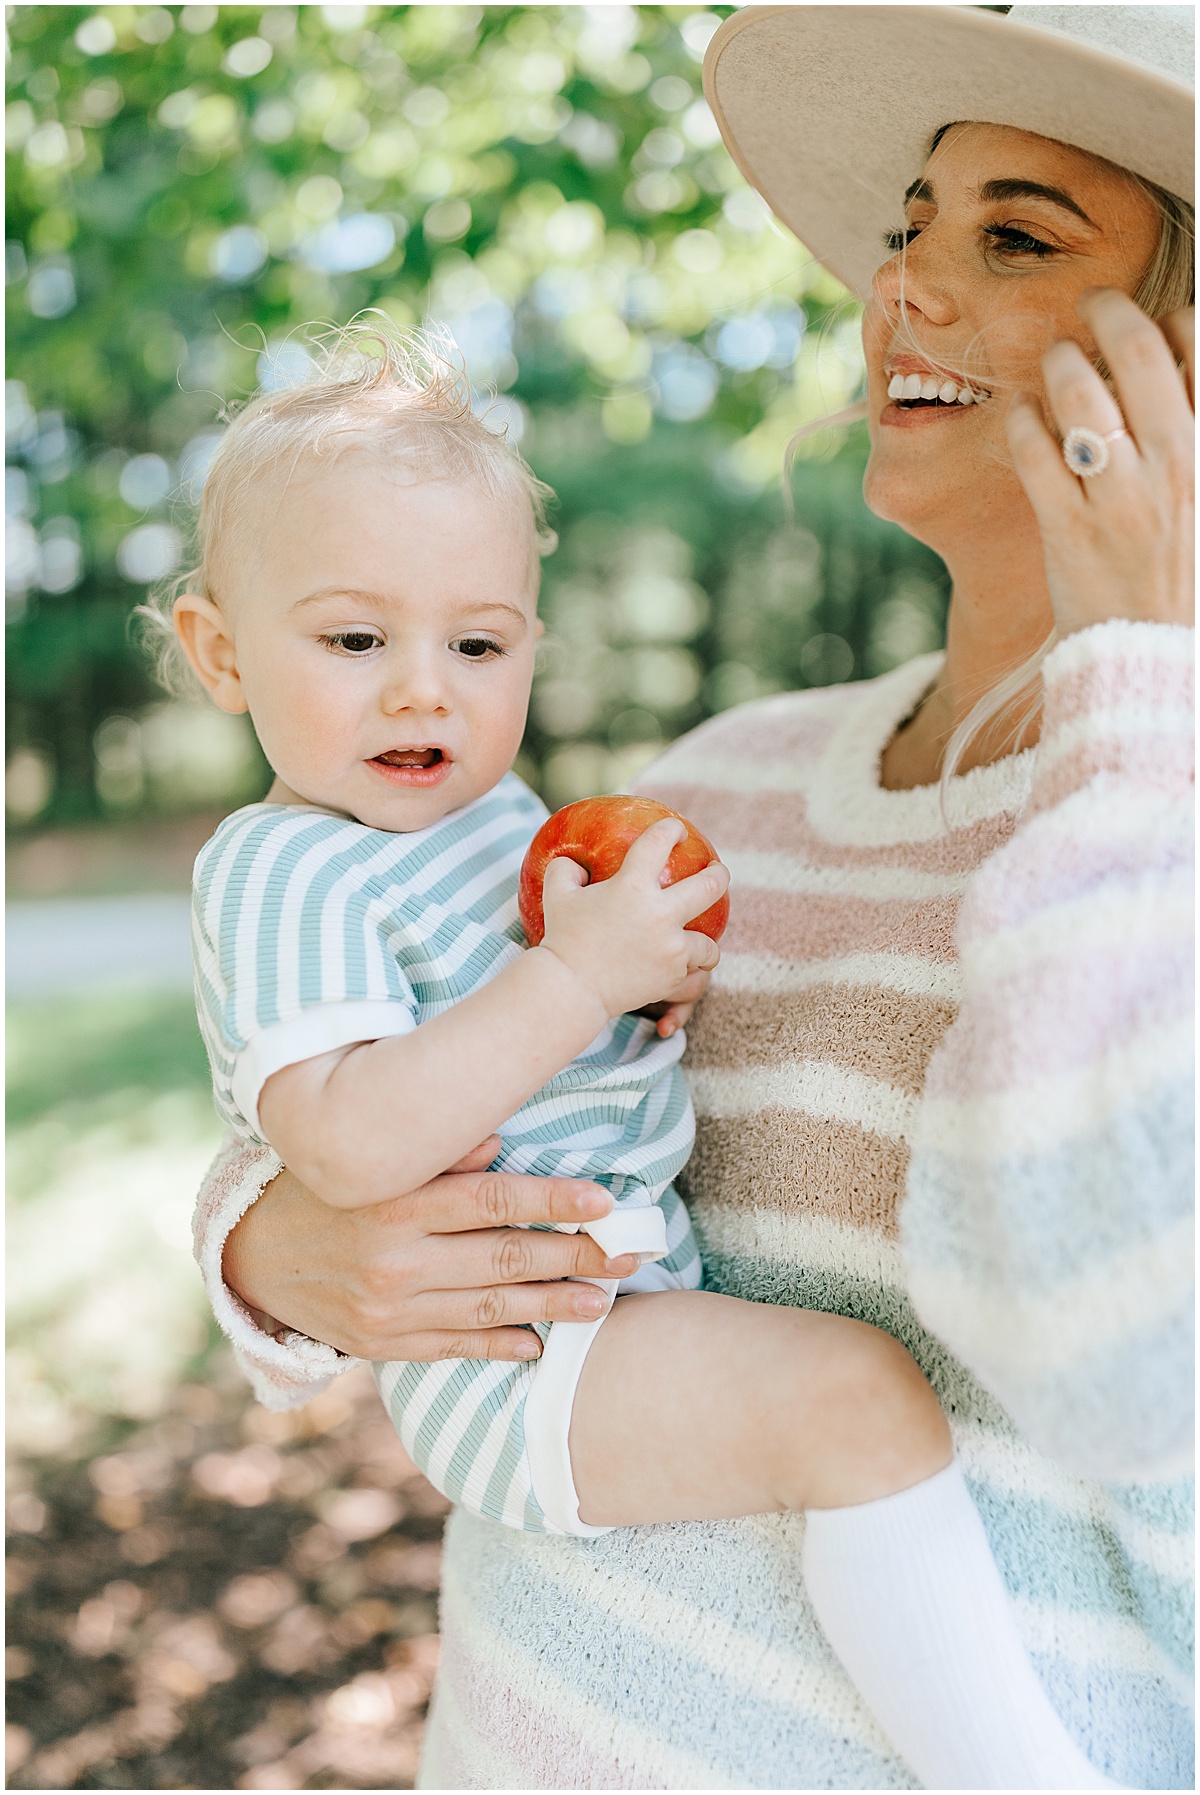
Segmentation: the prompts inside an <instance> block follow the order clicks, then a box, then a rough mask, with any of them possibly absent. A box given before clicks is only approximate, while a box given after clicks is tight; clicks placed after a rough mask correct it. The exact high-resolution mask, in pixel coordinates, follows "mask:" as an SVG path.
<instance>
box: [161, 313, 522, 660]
mask: <svg viewBox="0 0 1200 1795" xmlns="http://www.w3.org/2000/svg"><path fill="white" fill-rule="evenodd" d="M297 334H298V336H299V337H300V338H301V339H303V341H304V349H305V353H306V355H307V357H308V371H307V372H306V373H305V374H304V375H303V376H302V377H301V378H300V379H299V380H297V381H295V382H294V383H290V384H288V385H283V386H279V387H271V386H266V385H264V386H262V387H260V388H259V390H258V391H257V392H256V393H254V394H253V395H252V396H251V397H250V399H249V400H248V401H247V402H246V403H245V404H244V405H243V406H241V407H240V409H238V410H236V411H235V410H233V409H232V408H229V409H227V410H226V411H225V412H224V413H223V414H222V419H223V421H225V422H226V425H227V428H226V429H225V432H224V434H223V436H222V437H221V441H220V446H219V447H218V449H217V452H216V454H215V456H214V457H213V459H212V461H211V463H210V464H209V468H208V472H207V476H206V478H205V480H204V485H203V490H202V493H201V496H200V500H199V504H198V505H196V504H195V502H194V500H193V501H192V503H193V506H194V510H193V517H192V536H193V540H194V548H195V555H196V561H195V565H194V566H192V567H191V568H189V570H188V571H187V572H186V573H183V574H180V575H178V576H177V577H176V578H175V579H173V580H171V581H170V582H169V584H168V585H166V586H164V587H162V588H160V589H159V590H158V591H157V592H155V593H153V594H152V596H151V598H150V601H149V603H147V604H145V605H142V606H139V607H138V611H137V616H138V617H139V618H140V619H141V621H142V624H143V628H144V633H145V637H146V641H147V645H148V647H149V649H150V652H151V654H152V655H153V658H154V661H155V665H156V672H157V675H158V678H159V681H160V683H161V684H162V685H164V686H165V687H166V688H167V690H168V691H171V692H175V693H177V694H180V695H184V694H191V693H194V692H195V691H196V689H197V682H196V680H195V676H194V675H193V673H192V671H191V668H190V667H189V666H188V664H187V661H186V658H185V657H184V654H183V651H182V649H181V648H180V646H179V642H178V639H177V638H176V635H175V630H174V625H173V622H172V612H173V610H174V605H175V600H176V599H177V598H178V597H179V595H180V593H182V592H195V593H197V594H199V595H200V596H201V597H202V598H207V599H210V600H211V601H212V602H213V603H215V604H218V605H219V604H220V602H221V598H220V592H221V577H222V573H223V570H224V568H225V567H226V566H227V562H228V555H229V553H230V550H231V547H233V546H236V543H237V540H238V538H239V536H242V537H243V538H244V535H245V532H246V528H247V523H248V514H249V512H250V511H251V508H252V505H253V495H254V492H255V489H256V487H257V486H258V485H259V484H260V483H261V482H262V481H264V480H266V479H268V478H274V477H278V476H282V477H283V479H284V481H285V483H286V481H287V480H289V479H291V478H292V477H293V476H294V475H295V473H296V472H297V470H298V469H299V468H300V467H301V465H302V464H303V463H304V462H305V461H306V460H312V459H324V460H326V461H327V462H328V463H329V464H332V463H333V462H334V461H335V460H336V459H337V458H338V457H339V456H341V455H343V454H346V453H358V454H366V455H370V456H372V457H377V458H380V459H386V460H387V461H389V462H390V463H391V464H392V465H393V466H399V467H401V468H402V469H403V470H404V471H405V472H406V473H408V474H409V475H410V476H412V477H413V478H415V479H430V480H443V481H472V482H476V483H478V484H479V485H481V486H482V487H483V488H484V490H485V491H486V492H487V493H488V494H489V495H490V496H491V497H492V498H494V499H497V500H498V501H500V502H501V503H503V504H516V505H518V506H522V507H528V516H529V521H530V525H531V528H532V534H533V541H534V545H535V547H536V549H537V552H538V553H539V554H548V553H549V552H550V550H551V549H552V548H553V547H554V546H555V543H556V541H557V538H556V537H555V535H554V532H553V531H552V530H550V529H549V528H548V527H547V523H546V508H547V505H548V503H549V502H550V501H551V500H552V499H553V497H554V494H553V492H552V491H551V489H550V487H548V486H546V485H545V484H544V483H543V482H542V481H541V480H539V479H538V478H537V477H536V475H535V474H534V473H533V471H532V469H531V468H530V467H529V466H528V465H527V463H526V462H525V461H524V460H523V459H522V457H521V455H520V454H519V453H518V451H517V449H516V447H515V446H514V445H513V444H512V443H510V442H509V441H508V433H507V428H506V427H503V426H502V427H501V428H500V429H498V430H496V429H493V428H491V427H490V426H489V424H488V423H487V422H486V421H485V419H486V417H487V410H486V409H485V410H484V412H483V415H482V416H479V415H477V414H476V411H475V409H474V404H473V395H472V391H471V385H470V381H469V380H468V378H467V375H466V372H465V370H464V368H463V365H462V358H461V356H460V355H459V353H458V350H457V349H456V346H455V344H454V341H453V338H452V337H451V336H450V335H449V334H448V333H447V332H445V331H443V330H439V329H436V328H434V329H429V330H424V331H404V330H401V329H399V328H398V327H397V326H396V325H394V324H393V323H392V321H391V320H390V319H389V318H388V317H387V316H386V314H384V313H365V314H362V315H360V316H359V317H358V318H355V319H353V320H352V321H351V322H350V323H349V324H347V325H344V326H341V327H337V326H332V325H329V326H317V325H308V326H305V327H304V329H303V331H301V332H299V333H297ZM189 496H190V495H189Z"/></svg>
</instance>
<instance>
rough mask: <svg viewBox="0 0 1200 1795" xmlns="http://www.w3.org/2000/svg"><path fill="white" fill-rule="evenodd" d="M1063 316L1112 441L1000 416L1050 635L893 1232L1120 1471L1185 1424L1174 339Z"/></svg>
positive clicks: (1186, 822) (1052, 1432) (1184, 522)
mask: <svg viewBox="0 0 1200 1795" xmlns="http://www.w3.org/2000/svg"><path fill="white" fill-rule="evenodd" d="M1080 310H1081V312H1083V313H1084V315H1085V316H1086V317H1087V318H1088V320H1089V322H1091V323H1092V324H1093V326H1094V329H1095V334H1096V338H1097V341H1098V343H1099V345H1100V348H1101V350H1102V352H1103V353H1104V355H1105V359H1106V360H1107V362H1108V364H1109V366H1110V368H1111V369H1112V370H1113V373H1114V377H1115V380H1116V385H1117V390H1118V393H1119V396H1120V400H1121V405H1122V408H1123V411H1124V415H1125V418H1126V420H1127V422H1128V424H1129V426H1130V429H1131V436H1130V439H1129V441H1128V443H1126V442H1121V441H1119V442H1118V443H1117V444H1116V445H1115V447H1116V448H1117V449H1118V450H1120V451H1122V453H1121V455H1120V456H1119V457H1118V456H1117V455H1114V457H1113V465H1112V467H1111V468H1110V469H1109V470H1107V471H1106V472H1105V473H1104V474H1102V475H1100V476H1099V477H1098V478H1096V479H1094V480H1090V481H1087V482H1084V481H1076V480H1075V479H1074V478H1073V477H1072V476H1071V475H1069V474H1068V473H1067V472H1066V469H1065V468H1064V465H1063V462H1062V459H1061V456H1060V455H1059V452H1058V449H1057V446H1056V444H1055V443H1054V441H1053V439H1052V437H1051V436H1050V435H1049V433H1048V432H1047V431H1046V429H1045V427H1044V424H1043V423H1042V422H1041V421H1040V420H1039V419H1038V418H1037V417H1036V415H1035V414H1034V413H1032V412H1031V410H1030V408H1028V407H1023V408H1021V409H1020V410H1018V411H1016V415H1015V417H1014V419H1013V420H1012V421H1011V423H1010V441H1011V442H1012V444H1013V449H1014V454H1015V456H1016V461H1017V466H1018V470H1019V471H1020V473H1021V476H1022V479H1023V480H1024V482H1025V486H1026V490H1027V491H1028V493H1029V496H1030V499H1031V501H1032V502H1033V504H1034V507H1035V510H1036V511H1037V515H1038V520H1039V524H1040V525H1041V529H1042V536H1043V541H1044V543H1045V548H1046V565H1047V572H1048V575H1049V577H1050V586H1051V594H1052V598H1053V601H1054V607H1055V616H1056V622H1057V625H1058V629H1059V633H1060V635H1062V636H1063V637H1064V638H1065V640H1063V641H1062V642H1061V643H1060V645H1059V646H1058V647H1057V648H1055V649H1054V650H1053V652H1052V653H1051V654H1050V655H1049V657H1048V658H1047V660H1046V663H1045V668H1044V682H1045V713H1044V718H1043V724H1042V736H1041V743H1040V746H1039V748H1038V756H1037V771H1036V777H1035V781H1034V787H1033V793H1032V797H1031V800H1030V804H1029V807H1028V810H1027V812H1026V814H1025V816H1024V818H1023V819H1022V822H1021V824H1020V826H1019V828H1018V829H1017V831H1016V833H1015V835H1014V837H1013V839H1012V840H1011V841H1010V842H1009V843H1008V844H1007V846H1005V847H1004V848H1003V849H1001V851H1000V852H999V853H997V854H995V855H993V856H992V858H991V859H989V860H988V861H987V862H986V863H985V864H984V866H983V867H982V868H981V869H980V871H979V872H978V873H977V874H976V876H975V878H974V879H973V880H972V883H971V888H970V890H969V892H968V894H967V897H966V899H965V901H964V903H963V907H962V911H961V914H960V920H959V952H960V956H961V962H962V977H963V986H964V993H963V1002H962V1007H961V1009H960V1011H959V1015H958V1018H957V1020H956V1022H955V1023H954V1025H953V1027H952V1028H951V1029H950V1030H949V1031H948V1032H947V1034H946V1036H945V1038H944V1039H943V1042H942V1044H941V1046H940V1047H939V1049H938V1051H937V1053H936V1054H935V1055H934V1057H933V1059H932V1061H931V1062H930V1067H929V1073H928V1076H927V1079H926V1085H925V1094H924V1100H923V1102H922V1105H921V1108H920V1111H919V1115H918V1122H917V1130H916V1137H915V1140H914V1143H913V1154H912V1164H911V1169H910V1174H909V1194H908V1199H907V1202H906V1204H905V1208H904V1212H903V1217H902V1231H903V1240H904V1248H905V1253H906V1257H907V1262H908V1267H909V1272H910V1288H911V1291H912V1294H913V1299H914V1302H915V1304H916V1306H917V1309H918V1311H919V1313H920V1315H921V1317H922V1319H923V1320H924V1321H925V1322H926V1323H927V1324H928V1326H929V1327H930V1328H931V1329H933V1331H934V1332H935V1333H937V1334H939V1335H940V1336H941V1337H942V1338H943V1339H944V1340H946V1342H947V1343H948V1344H949V1345H950V1346H951V1347H952V1348H953V1349H954V1351H955V1352H957V1353H958V1354H959V1355H960V1356H961V1357H962V1359H963V1360H964V1361H965V1362H966V1363H967V1364H968V1365H970V1366H971V1367H972V1369H973V1370H974V1371H975V1372H976V1373H977V1374H978V1376H979V1377H980V1378H981V1379H982V1381H983V1382H984V1383H985V1384H986V1385H987V1386H988V1387H989V1388H990V1389H991V1390H993V1391H994V1392H995V1394H996V1395H997V1396H998V1397H999V1398H1000V1400H1001V1401H1002V1402H1003V1403H1004V1404H1005V1406H1006V1407H1007V1408H1008V1410H1009V1412H1010V1413H1011V1414H1012V1416H1013V1418H1014V1419H1015V1420H1016V1421H1017V1422H1018V1423H1019V1424H1020V1425H1021V1426H1022V1427H1023V1428H1024V1429H1025V1430H1026V1431H1027V1432H1028V1434H1029V1435H1030V1437H1031V1438H1032V1439H1033V1440H1034V1441H1035V1442H1036V1443H1037V1444H1038V1445H1039V1446H1041V1447H1042V1448H1043V1449H1044V1450H1045V1451H1046V1452H1048V1453H1050V1454H1052V1455H1053V1456H1055V1457H1057V1458H1059V1459H1061V1460H1062V1461H1063V1462H1064V1463H1067V1464H1069V1465H1071V1466H1072V1467H1073V1468H1075V1469H1077V1470H1079V1471H1080V1472H1083V1473H1085V1474H1087V1475H1090V1476H1095V1477H1100V1478H1108V1479H1120V1480H1125V1479H1131V1480H1134V1481H1137V1480H1141V1479H1146V1478H1153V1477H1160V1476H1169V1475H1171V1474H1173V1473H1175V1472H1179V1471H1182V1470H1183V1469H1184V1468H1185V1467H1186V1466H1187V1464H1188V1462H1189V1459H1190V1451H1191V1431H1192V1395H1191V1385H1192V1347H1191V1325H1192V1322H1191V1316H1192V1283H1193V1263H1194V1262H1193V1253H1192V1245H1191V1228H1192V1224H1191V1184H1192V1146H1191V1138H1192V1106H1193V1096H1194V1088H1193V1082H1192V1071H1191V1064H1192V996H1191V992H1192V956H1193V934H1194V918H1193V908H1192V903H1193V899H1192V783H1193V775H1192V768H1193V717H1194V695H1193V666H1192V662H1193V643H1194V638H1193V632H1192V631H1191V630H1190V629H1189V628H1187V627H1185V622H1186V620H1187V619H1188V618H1189V616H1190V604H1191V592H1192V577H1191V567H1190V552H1191V551H1190V541H1191V485H1190V451H1191V413H1190V407H1189V404H1188V389H1187V386H1185V383H1184V379H1183V378H1181V376H1180V374H1179V373H1178V371H1177V368H1176V365H1175V361H1174V358H1173V356H1172V355H1171V353H1170V350H1169V348H1168V343H1169V344H1170V345H1171V346H1172V347H1173V348H1174V349H1175V350H1176V351H1177V352H1178V354H1179V356H1180V358H1181V359H1182V360H1183V361H1184V362H1185V364H1186V374H1187V379H1188V382H1189V383H1190V380H1191V348H1190V342H1191V339H1190V319H1189V318H1187V317H1182V316H1181V317H1177V318H1175V319H1169V320H1167V321H1165V324H1164V326H1163V330H1162V332H1160V330H1159V329H1158V328H1157V327H1155V326H1154V325H1152V324H1151V323H1150V322H1149V320H1148V319H1146V318H1144V317H1143V316H1142V314H1141V313H1140V312H1138V310H1137V308H1136V307H1135V306H1134V305H1133V304H1132V303H1131V302H1130V301H1129V300H1128V299H1127V298H1125V297H1124V295H1121V294H1115V293H1099V294H1092V295H1091V296H1089V297H1087V298H1086V299H1085V300H1084V301H1082V302H1081V305H1080ZM1045 365H1046V371H1047V385H1048V389H1049V392H1050V397H1051V403H1052V406H1053V408H1054V412H1055V418H1056V422H1057V424H1058V427H1059V429H1060V431H1063V430H1065V429H1066V428H1067V427H1068V426H1069V425H1070V423H1071V422H1072V421H1079V416H1080V409H1081V407H1086V406H1089V405H1090V406H1092V407H1093V408H1094V409H1093V411H1092V413H1091V414H1090V415H1091V416H1092V417H1093V418H1094V419H1095V420H1096V421H1097V422H1098V424H1100V425H1103V426H1105V427H1112V426H1113V424H1114V419H1116V420H1117V421H1119V418H1120V414H1119V413H1117V411H1116V407H1115V404H1114V401H1113V399H1112V396H1111V394H1110V393H1109V392H1108V391H1107V389H1106V388H1105V387H1104V386H1103V384H1102V383H1101V382H1100V380H1099V378H1098V376H1097V375H1096V374H1095V372H1094V371H1093V370H1092V369H1091V368H1090V366H1089V365H1088V364H1087V363H1086V361H1085V359H1084V357H1083V356H1082V354H1081V353H1080V352H1079V351H1078V349H1077V348H1076V346H1075V345H1064V344H1059V345H1057V346H1056V347H1055V349H1053V350H1051V351H1050V354H1049V356H1048V357H1047V359H1046V364H1045ZM1089 383H1090V384H1089ZM1106 407H1107V408H1108V409H1107V411H1106V410H1105V408H1106Z"/></svg>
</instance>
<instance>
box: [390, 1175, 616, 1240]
mask: <svg viewBox="0 0 1200 1795" xmlns="http://www.w3.org/2000/svg"><path fill="white" fill-rule="evenodd" d="M612 1206H613V1203H612V1198H611V1197H610V1196H609V1194H608V1192H607V1191H605V1190H602V1189H601V1188H600V1186H599V1185H598V1184H588V1183H586V1182H585V1181H584V1180H583V1179H582V1178H527V1177H524V1176H521V1175H519V1174H517V1173H513V1172H484V1173H482V1174H480V1173H473V1174H463V1173H457V1172H456V1173H447V1174H446V1175H445V1176H443V1177H441V1178H434V1179H432V1180H431V1182H430V1183H429V1184H426V1185H425V1186H424V1187H423V1188H422V1189H421V1190H416V1191H413V1192H412V1194H411V1196H407V1197H403V1198H401V1199H399V1201H398V1203H397V1204H395V1205H391V1204H389V1205H387V1206H386V1207H387V1208H388V1209H396V1210H402V1211H403V1212H404V1214H405V1216H406V1219H407V1220H408V1221H409V1222H410V1223H411V1224H413V1225H415V1226H416V1227H417V1228H418V1229H419V1230H420V1231H421V1232H423V1233H428V1234H458V1233H463V1232H467V1231H473V1230H475V1229H479V1228H515V1227H519V1226H520V1225H521V1224H522V1223H525V1222H594V1221H598V1220H599V1218H600V1217H601V1216H602V1215H607V1214H608V1212H609V1210H610V1209H611V1208H612Z"/></svg>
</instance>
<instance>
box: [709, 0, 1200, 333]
mask: <svg viewBox="0 0 1200 1795" xmlns="http://www.w3.org/2000/svg"><path fill="white" fill-rule="evenodd" d="M704 91H705V94H706V96H707V98H708V103H709V105H710V106H711V107H712V110H713V113H714V115H715V117H716V120H717V123H718V124H719V125H720V127H721V135H722V136H723V137H724V139H725V142H726V144H727V145H728V147H729V150H730V151H731V153H732V155H733V158H734V160H735V162H736V163H737V165H738V167H739V168H740V169H741V171H742V173H743V174H744V175H745V177H746V179H747V180H748V181H749V182H750V184H751V186H753V187H756V188H757V189H758V191H759V192H760V193H761V194H762V196H763V198H764V199H765V200H766V202H767V204H768V205H769V206H770V208H771V210H772V211H773V212H774V213H775V215H776V217H778V218H780V219H782V220H783V222H784V224H786V225H788V226H790V228H791V229H792V230H793V231H795V233H796V235H797V236H798V237H799V238H800V241H801V242H802V243H803V244H804V245H805V247H806V248H808V249H810V250H811V251H812V253H813V254H814V255H815V256H817V257H818V258H819V259H820V260H821V261H822V262H824V263H825V265H826V267H827V268H830V269H832V271H833V273H834V274H836V275H837V276H838V278H839V279H840V280H842V281H844V282H845V284H846V285H847V286H848V287H850V288H851V289H852V291H854V292H855V293H857V294H859V295H860V297H864V298H865V297H866V296H867V293H868V292H869V289H870V283H871V276H872V275H873V274H874V272H875V270H876V269H877V268H878V267H879V265H880V263H881V262H882V261H883V260H884V258H885V255H886V254H887V253H888V252H887V251H886V250H885V248H884V239H885V237H886V235H887V233H888V232H889V231H891V230H895V229H896V227H897V225H898V224H899V223H900V221H901V219H902V216H903V210H904V190H905V188H906V187H907V186H909V185H910V183H911V182H912V181H914V180H915V179H916V177H917V175H918V174H919V173H920V171H921V168H922V166H923V164H924V162H925V159H926V157H927V155H928V153H929V143H930V139H931V138H932V136H933V135H934V133H935V132H936V131H937V130H938V129H939V127H940V126H942V125H948V124H952V123H955V122H957V121H958V120H959V119H964V120H965V119H975V120H979V121H980V122H982V123H985V124H993V125H1013V126H1015V127H1016V128H1017V129H1019V130H1022V131H1035V132H1037V133H1038V135H1039V136H1042V137H1055V138H1058V139H1059V140H1060V141H1061V142H1064V143H1070V144H1075V145H1076V146H1077V147H1078V148H1080V149H1084V150H1090V151H1091V152H1092V153H1093V154H1094V155H1098V156H1105V157H1107V158H1108V160H1109V161H1110V162H1116V163H1119V164H1120V165H1121V166H1122V167H1123V168H1129V169H1132V170H1133V171H1134V173H1135V174H1140V175H1143V176H1145V177H1146V178H1147V179H1148V180H1151V181H1154V182H1156V183H1157V184H1158V185H1159V186H1160V187H1165V188H1166V189H1167V190H1168V191H1169V192H1171V193H1176V194H1179V195H1180V196H1181V197H1182V198H1184V199H1187V200H1191V199H1192V197H1193V193H1194V174H1195V161H1194V155H1195V152H1194V147H1193V133H1194V110H1195V98H1194V96H1195V11H1194V8H1192V7H1190V6H1013V7H1011V8H1010V9H1009V11H1008V13H1007V15H1005V14H1003V13H999V12H995V11H992V10H989V9H986V8H983V7H976V6H857V5H845V6H808V5H803V4H801V5H795V6H753V7H746V8H745V10H744V11H742V12H738V13H734V14H733V16H732V17H731V18H728V19H726V21H725V23H724V24H723V25H722V26H721V28H720V30H719V31H718V32H717V33H716V35H715V37H714V38H713V40H712V42H711V43H710V45H709V47H708V54H707V55H706V57H705V59H704Z"/></svg>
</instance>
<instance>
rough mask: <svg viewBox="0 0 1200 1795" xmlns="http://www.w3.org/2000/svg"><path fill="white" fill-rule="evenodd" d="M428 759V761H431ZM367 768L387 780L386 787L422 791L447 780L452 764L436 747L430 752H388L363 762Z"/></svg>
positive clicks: (402, 750)
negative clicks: (403, 787)
mask: <svg viewBox="0 0 1200 1795" xmlns="http://www.w3.org/2000/svg"><path fill="white" fill-rule="evenodd" d="M431 757H432V758H431ZM367 765H368V766H369V767H374V769H375V771H376V772H377V773H379V774H380V775H381V776H382V777H383V778H384V779H386V780H387V782H388V784H389V785H407V786H416V787H417V788H419V789H425V788H426V787H429V786H432V785H440V784H441V783H442V780H443V779H446V778H448V776H449V773H450V769H451V767H452V766H453V765H454V762H453V761H452V760H451V759H450V758H449V756H448V755H446V754H444V753H443V752H442V750H441V749H440V748H433V749H410V750H407V751H406V750H404V749H400V748H393V749H389V751H388V752H387V754H377V755H376V756H375V758H374V760H369V761H368V762H367Z"/></svg>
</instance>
